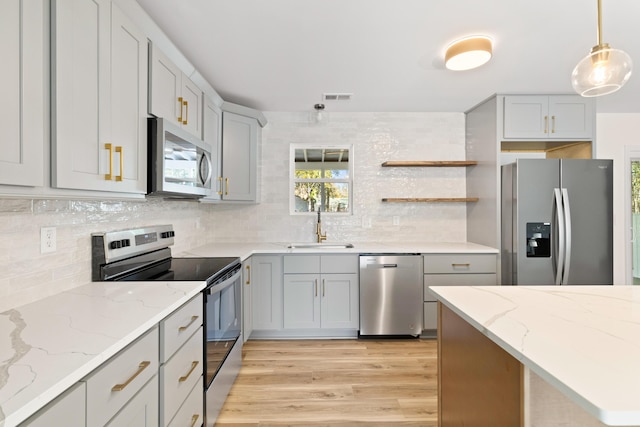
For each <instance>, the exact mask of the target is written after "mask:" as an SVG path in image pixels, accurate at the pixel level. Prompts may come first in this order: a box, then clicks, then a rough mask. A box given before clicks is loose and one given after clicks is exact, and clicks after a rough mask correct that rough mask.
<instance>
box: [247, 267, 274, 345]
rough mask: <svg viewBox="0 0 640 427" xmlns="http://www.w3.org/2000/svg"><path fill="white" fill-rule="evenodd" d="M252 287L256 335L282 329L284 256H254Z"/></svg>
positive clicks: (252, 308) (253, 318) (253, 319)
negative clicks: (261, 331)
mask: <svg viewBox="0 0 640 427" xmlns="http://www.w3.org/2000/svg"><path fill="white" fill-rule="evenodd" d="M250 286H251V304H252V307H251V313H252V319H251V320H252V323H253V331H254V333H255V332H256V331H260V330H279V329H282V256H281V255H254V256H252V257H251V284H250ZM245 308H246V306H245Z"/></svg>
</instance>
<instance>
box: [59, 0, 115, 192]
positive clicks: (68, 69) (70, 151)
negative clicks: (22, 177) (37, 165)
mask: <svg viewBox="0 0 640 427" xmlns="http://www.w3.org/2000/svg"><path fill="white" fill-rule="evenodd" d="M110 6H111V4H110V1H109V0H54V1H53V2H52V13H53V19H52V27H53V28H52V34H53V40H52V52H51V59H52V73H53V75H52V123H51V126H52V153H51V154H52V177H51V179H52V185H53V186H54V187H58V188H83V189H89V190H111V189H112V187H113V184H114V183H115V181H107V180H105V175H106V174H107V172H108V170H109V150H108V149H106V148H105V143H110V142H111V135H110V133H109V130H110V126H111V121H110V117H109V112H110V110H109V108H108V107H109V105H110V101H109V95H110V85H109V78H110V76H109V70H110V67H109V62H110V60H109V58H110V52H109V33H110V28H111V26H110Z"/></svg>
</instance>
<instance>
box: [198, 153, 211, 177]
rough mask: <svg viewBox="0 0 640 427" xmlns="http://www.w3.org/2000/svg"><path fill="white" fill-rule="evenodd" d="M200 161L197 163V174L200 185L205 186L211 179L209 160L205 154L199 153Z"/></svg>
mask: <svg viewBox="0 0 640 427" xmlns="http://www.w3.org/2000/svg"><path fill="white" fill-rule="evenodd" d="M200 154H201V156H200V161H199V162H198V173H199V175H200V181H201V184H202V185H205V184H206V183H207V182H209V180H210V179H211V160H210V159H209V157H208V156H207V153H206V152H204V151H203V152H202V153H200Z"/></svg>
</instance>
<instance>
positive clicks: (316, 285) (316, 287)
mask: <svg viewBox="0 0 640 427" xmlns="http://www.w3.org/2000/svg"><path fill="white" fill-rule="evenodd" d="M315 289H316V297H317V296H318V279H316V280H315Z"/></svg>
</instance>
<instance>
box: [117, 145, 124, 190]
mask: <svg viewBox="0 0 640 427" xmlns="http://www.w3.org/2000/svg"><path fill="white" fill-rule="evenodd" d="M116 153H118V154H120V175H117V176H116V181H118V182H120V181H122V178H123V177H124V148H122V147H121V146H117V147H116Z"/></svg>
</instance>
